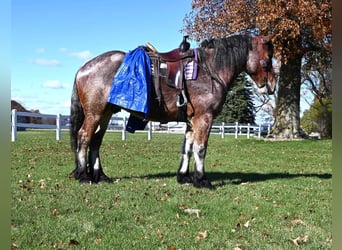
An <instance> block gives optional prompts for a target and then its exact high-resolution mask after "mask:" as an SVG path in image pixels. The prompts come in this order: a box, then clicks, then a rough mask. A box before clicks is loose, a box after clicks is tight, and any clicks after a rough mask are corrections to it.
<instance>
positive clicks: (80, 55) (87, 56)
mask: <svg viewBox="0 0 342 250" xmlns="http://www.w3.org/2000/svg"><path fill="white" fill-rule="evenodd" d="M68 55H69V56H72V57H76V58H78V59H81V60H87V59H90V58H91V57H92V54H91V53H90V51H89V50H84V51H79V52H70V53H68Z"/></svg>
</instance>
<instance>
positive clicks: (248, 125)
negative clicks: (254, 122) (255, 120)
mask: <svg viewBox="0 0 342 250" xmlns="http://www.w3.org/2000/svg"><path fill="white" fill-rule="evenodd" d="M250 125H251V124H250V123H248V124H247V139H249V133H250Z"/></svg>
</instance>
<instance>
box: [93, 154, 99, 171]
mask: <svg viewBox="0 0 342 250" xmlns="http://www.w3.org/2000/svg"><path fill="white" fill-rule="evenodd" d="M99 169H100V161H99V157H96V160H95V164H94V170H99Z"/></svg>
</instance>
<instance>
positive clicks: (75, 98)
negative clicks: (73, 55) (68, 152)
mask: <svg viewBox="0 0 342 250" xmlns="http://www.w3.org/2000/svg"><path fill="white" fill-rule="evenodd" d="M83 121H84V112H83V108H82V105H81V102H80V97H79V95H78V91H77V86H76V77H75V81H74V87H73V90H72V95H71V107H70V143H71V149H72V150H73V151H74V152H75V151H76V150H77V137H78V131H79V130H80V128H81V126H82V124H83Z"/></svg>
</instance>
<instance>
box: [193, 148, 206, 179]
mask: <svg viewBox="0 0 342 250" xmlns="http://www.w3.org/2000/svg"><path fill="white" fill-rule="evenodd" d="M193 151H194V158H195V163H196V169H195V171H196V172H197V173H199V174H200V175H203V174H204V158H205V151H206V149H205V147H204V145H203V144H200V145H198V144H197V143H196V142H195V143H194V146H193Z"/></svg>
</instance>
